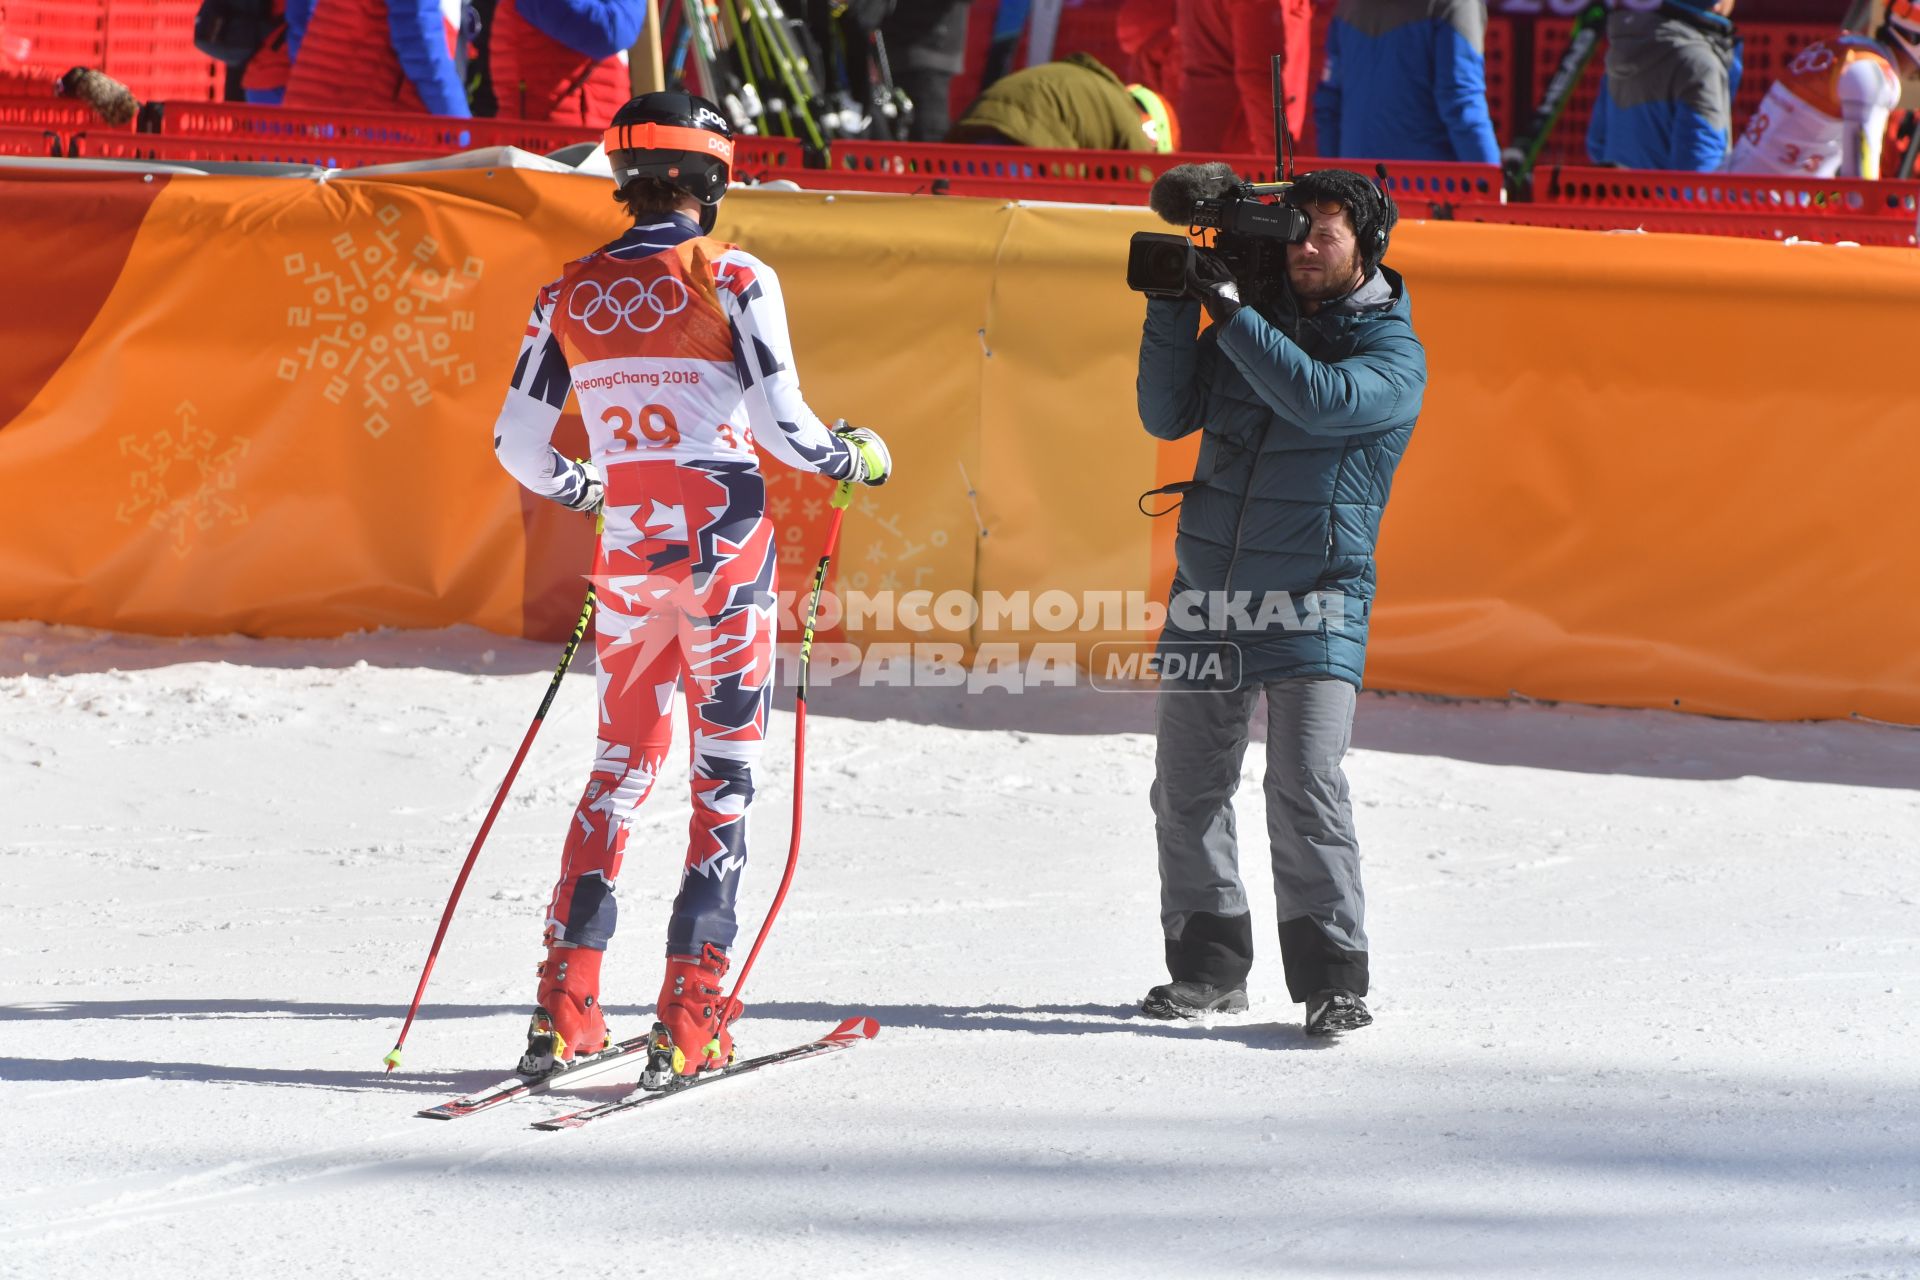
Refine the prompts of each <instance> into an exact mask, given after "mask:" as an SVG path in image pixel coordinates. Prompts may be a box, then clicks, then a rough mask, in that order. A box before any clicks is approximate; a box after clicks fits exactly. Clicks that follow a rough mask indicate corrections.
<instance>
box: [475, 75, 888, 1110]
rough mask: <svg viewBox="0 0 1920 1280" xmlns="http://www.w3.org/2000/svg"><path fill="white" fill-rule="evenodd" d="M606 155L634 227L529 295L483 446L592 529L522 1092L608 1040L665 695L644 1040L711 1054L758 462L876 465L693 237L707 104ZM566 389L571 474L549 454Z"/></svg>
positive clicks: (767, 650) (750, 281)
mask: <svg viewBox="0 0 1920 1280" xmlns="http://www.w3.org/2000/svg"><path fill="white" fill-rule="evenodd" d="M606 149H607V154H608V159H609V161H610V162H611V164H612V166H613V171H614V180H615V182H616V184H617V185H618V191H617V192H616V197H615V198H616V199H618V200H620V201H621V202H622V203H624V204H625V205H626V206H627V208H628V210H629V211H630V212H632V213H633V215H634V226H633V229H632V230H630V231H628V232H627V233H626V234H624V235H622V236H621V237H620V238H619V239H617V240H614V241H613V242H612V243H610V244H608V245H606V246H604V247H603V248H601V249H599V250H598V251H596V252H594V253H591V254H589V255H587V256H586V257H584V258H581V259H579V260H578V261H575V262H573V263H570V264H568V266H567V268H566V270H565V271H564V272H563V273H562V274H561V276H560V278H559V279H558V280H556V281H554V282H553V283H552V284H549V285H547V286H546V287H545V288H543V289H541V290H540V292H539V294H538V296H537V297H536V298H535V300H534V304H533V314H532V316H531V317H530V318H529V319H528V321H527V328H526V334H525V336H524V338H523V340H522V342H521V346H520V358H519V362H518V363H517V364H516V366H515V367H514V371H513V378H512V385H511V388H510V389H509V391H508V393H507V400H506V404H505V406H504V407H503V408H502V409H501V411H500V418H499V421H498V423H497V425H496V426H495V429H494V450H495V452H496V453H497V454H498V455H499V458H500V461H501V463H502V465H504V466H505V467H506V469H507V470H508V471H509V472H511V473H512V474H513V476H514V477H515V478H516V479H518V480H519V481H520V483H521V484H523V485H525V486H526V487H527V488H529V489H531V490H533V491H534V492H535V493H538V494H541V495H542V496H544V497H548V498H552V499H554V500H556V501H558V502H561V503H563V504H565V505H566V506H568V507H571V508H574V509H576V510H580V511H596V510H597V511H600V512H601V513H602V515H603V519H604V525H603V528H602V531H601V534H600V539H599V546H598V549H597V553H596V557H595V570H594V572H595V579H594V580H595V582H596V583H598V584H599V592H598V594H599V610H598V612H597V614H596V615H595V618H594V649H595V653H596V656H597V657H598V660H599V662H598V665H599V673H598V679H599V734H598V744H597V748H596V755H595V760H594V765H593V772H592V775H591V777H590V778H589V780H588V782H587V786H586V791H585V794H583V795H582V796H581V797H580V803H579V806H578V808H577V809H576V811H575V813H574V818H573V822H572V823H571V824H570V826H569V828H568V831H567V839H566V845H565V849H564V852H563V854H562V860H561V870H560V880H559V883H558V884H557V885H556V886H555V888H554V893H553V898H552V900H551V902H550V903H549V905H548V909H547V918H546V935H545V941H546V944H547V948H548V950H547V958H546V961H545V963H544V964H543V965H542V966H541V977H540V984H539V993H538V1001H537V1002H538V1008H537V1010H536V1012H535V1014H534V1019H533V1024H532V1027H531V1029H530V1030H529V1033H528V1049H527V1056H526V1057H525V1058H523V1059H522V1060H521V1068H520V1069H521V1071H522V1073H523V1074H527V1075H535V1074H541V1073H544V1072H546V1071H549V1070H551V1069H553V1067H554V1066H555V1064H556V1063H559V1062H566V1061H570V1060H571V1059H572V1058H573V1056H574V1054H575V1053H576V1052H583V1053H592V1052H596V1051H598V1050H599V1049H600V1048H602V1047H603V1046H604V1045H605V1044H606V1043H607V1040H608V1037H607V1031H606V1022H605V1019H604V1017H603V1015H602V1013H601V1008H600V990H599V986H600V962H601V959H602V956H603V954H604V952H605V950H606V946H607V941H608V939H609V938H611V937H612V935H613V931H614V922H615V914H616V905H615V899H614V882H615V880H616V878H617V877H618V875H619V872H620V860H621V855H622V853H623V851H624V849H625V846H626V842H627V835H628V827H629V824H630V823H631V822H632V820H633V816H634V811H635V809H636V808H637V807H638V806H639V804H640V802H641V801H643V800H644V799H646V796H647V792H648V791H649V790H650V789H651V787H652V785H653V780H654V778H655V777H656V776H657V774H658V773H659V770H660V766H661V763H662V761H663V760H664V759H665V756H666V753H667V749H668V746H669V743H670V740H671V737H672V722H671V719H670V716H669V712H670V709H671V707H672V703H673V698H674V694H675V691H676V690H677V689H678V688H679V687H680V685H681V683H682V681H683V680H684V682H685V686H686V699H687V712H688V720H689V722H690V724H689V729H690V733H691V735H692V743H691V747H692V783H693V787H692V790H693V821H692V824H691V827H690V830H689V843H688V849H687V855H686V865H685V869H684V871H683V873H682V876H681V881H680V889H679V894H678V896H677V897H676V899H675V900H674V905H673V913H672V917H671V920H670V922H669V924H668V928H667V968H666V977H665V980H664V981H663V983H662V984H661V990H660V999H659V1005H658V1014H657V1017H658V1021H659V1024H660V1025H659V1026H658V1027H656V1029H655V1042H656V1045H657V1046H658V1047H661V1048H663V1049H665V1050H668V1051H670V1052H671V1057H672V1061H673V1063H674V1070H675V1071H676V1072H677V1073H679V1074H681V1075H691V1074H693V1073H694V1072H696V1071H699V1070H703V1069H707V1068H710V1067H719V1066H724V1065H726V1063H727V1062H728V1061H730V1060H731V1058H732V1052H733V1038H732V1033H731V1029H730V1024H731V1022H732V1020H733V1018H734V1017H737V1016H738V1014H739V1009H738V1007H734V1008H731V1009H722V1008H721V1001H722V996H721V987H720V981H721V978H722V977H723V976H724V975H725V973H726V970H727V952H728V949H729V947H731V945H732V943H733V940H734V934H735V931H736V927H737V926H736V922H735V919H734V902H735V898H736V895H737V891H738V888H739V883H740V872H741V868H742V866H743V865H744V864H745V862H746V857H747V834H746V825H747V811H748V808H749V807H750V805H751V804H752V802H753V797H754V791H755V771H756V768H757V766H758V763H759V759H760V752H761V747H762V746H763V745H764V742H765V738H766V730H767V718H768V714H769V709H770V707H771V705H772V696H773V687H774V632H775V619H774V566H775V561H776V555H775V546H774V537H773V526H772V524H771V522H770V521H769V520H768V519H767V514H766V486H765V482H764V481H763V480H762V479H761V475H760V463H759V459H758V457H757V455H756V453H755V446H756V445H758V446H759V448H760V449H762V450H764V451H765V452H767V453H769V454H771V455H772V456H774V457H775V458H777V459H779V460H780V461H782V462H784V463H786V464H787V465H788V466H791V467H797V468H800V469H803V470H808V471H816V472H819V473H820V474H822V475H825V476H829V477H831V478H833V479H835V480H849V481H856V482H859V483H863V484H870V485H877V484H880V483H882V482H884V481H885V480H886V478H887V476H888V473H889V471H890V469H891V461H890V459H889V457H888V454H887V450H886V446H885V445H884V444H883V443H882V442H881V441H880V439H879V437H877V436H876V435H874V434H873V433H872V432H870V431H865V430H858V429H854V428H851V427H847V426H846V425H845V424H844V423H842V424H840V426H839V427H838V428H837V429H829V428H828V427H827V426H826V425H824V424H823V423H822V422H821V421H820V419H819V418H818V417H816V416H815V415H814V413H813V411H812V410H810V409H809V408H808V407H807V405H806V402H805V401H804V400H803V399H802V398H801V395H800V384H799V380H798V378H797V377H796V376H795V373H794V367H793V366H794V361H793V351H792V347H791V345H790V344H789V341H788V337H787V321H786V311H785V307H784V305H783V304H782V301H781V293H780V284H779V281H778V279H777V278H776V277H775V275H774V273H773V271H772V270H771V269H770V268H769V267H768V266H767V264H766V263H764V262H761V261H760V260H759V259H757V258H755V257H753V256H752V255H751V254H748V253H745V252H743V251H742V250H740V249H739V248H737V247H735V246H733V245H730V244H724V243H721V242H719V241H717V240H713V239H710V238H709V237H708V236H707V234H706V233H707V232H708V231H710V230H712V227H713V222H714V217H715V207H716V206H717V205H718V204H719V201H720V198H721V196H722V195H724V194H725V191H726V184H727V177H728V174H729V171H730V169H731V163H732V154H733V140H732V135H731V131H730V130H729V129H728V127H727V125H726V123H725V121H724V120H723V119H722V117H721V115H720V113H719V111H718V109H717V108H716V107H715V106H714V105H713V104H712V103H710V102H708V101H706V100H705V99H703V98H698V97H694V96H692V95H689V94H685V93H678V92H666V93H649V94H643V95H641V96H640V97H638V98H635V99H633V100H632V101H631V102H629V103H628V104H627V105H626V106H624V107H622V108H621V109H620V111H619V112H617V113H616V114H615V115H614V118H613V124H612V127H610V128H609V129H608V130H607V133H606ZM696 218H697V219H698V221H696ZM569 391H571V392H572V393H573V394H574V395H575V396H576V397H577V398H578V401H579V408H580V415H581V418H582V419H583V421H584V422H585V424H586V429H587V435H588V439H589V441H590V443H591V446H592V460H591V461H590V462H581V461H575V460H573V459H569V458H567V457H564V456H563V455H561V454H560V453H559V452H558V451H557V450H555V449H554V448H553V446H552V444H551V443H550V441H551V438H552V434H553V429H554V425H555V423H556V422H557V421H558V419H559V417H560V413H561V409H562V406H564V405H565V403H566V401H567V395H568V392H569ZM662 1035H664V1036H665V1037H666V1040H667V1041H670V1044H668V1043H666V1042H665V1041H662V1040H661V1036H662Z"/></svg>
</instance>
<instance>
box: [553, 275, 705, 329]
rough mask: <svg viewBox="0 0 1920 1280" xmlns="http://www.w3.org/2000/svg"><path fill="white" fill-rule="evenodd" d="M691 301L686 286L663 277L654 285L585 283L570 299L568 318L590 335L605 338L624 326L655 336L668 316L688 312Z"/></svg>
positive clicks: (625, 280)
mask: <svg viewBox="0 0 1920 1280" xmlns="http://www.w3.org/2000/svg"><path fill="white" fill-rule="evenodd" d="M692 300H693V299H692V295H690V294H689V293H688V292H687V286H686V285H684V284H682V283H681V282H680V281H679V280H678V279H677V278H675V277H673V276H660V277H659V278H658V279H656V280H654V281H653V282H652V283H645V282H642V281H640V280H636V279H634V278H633V277H632V276H621V277H620V278H619V279H617V280H615V281H614V282H613V283H612V284H608V285H602V284H601V283H600V282H599V281H598V280H582V281H580V282H579V283H578V284H576V285H574V286H573V292H571V293H569V294H568V295H567V314H568V315H569V316H571V317H572V318H573V319H575V320H578V321H579V322H580V323H581V324H583V325H585V326H586V328H587V332H588V333H593V334H600V335H602V336H604V335H606V334H609V333H612V332H613V331H614V330H615V329H617V328H619V327H620V325H622V324H625V325H626V326H627V328H629V329H631V330H633V331H634V332H635V333H652V332H653V331H654V330H655V329H658V328H659V327H660V326H661V325H663V324H665V323H666V322H667V317H668V316H672V315H678V314H680V313H681V312H682V311H685V310H686V309H687V304H688V303H689V302H691V301H692Z"/></svg>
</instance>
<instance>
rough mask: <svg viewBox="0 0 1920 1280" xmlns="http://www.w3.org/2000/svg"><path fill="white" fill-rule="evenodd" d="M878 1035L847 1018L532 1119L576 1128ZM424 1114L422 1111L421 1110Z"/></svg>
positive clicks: (875, 1028) (539, 1124) (861, 1020)
mask: <svg viewBox="0 0 1920 1280" xmlns="http://www.w3.org/2000/svg"><path fill="white" fill-rule="evenodd" d="M878 1034H880V1024H879V1023H878V1022H876V1021H874V1020H873V1019H872V1018H866V1017H856V1018H848V1019H847V1020H846V1021H845V1022H842V1023H841V1024H840V1025H839V1026H837V1027H835V1028H834V1029H833V1030H831V1031H829V1032H827V1034H825V1035H823V1036H821V1037H820V1038H819V1039H818V1040H811V1041H809V1042H807V1043H806V1044H799V1045H795V1046H794V1047H793V1048H791V1049H780V1050H777V1051H776V1052H773V1053H764V1054H761V1055H760V1056H759V1057H757V1058H747V1059H745V1060H744V1061H741V1062H736V1063H734V1064H733V1065H732V1066H730V1067H728V1068H726V1069H725V1070H722V1071H707V1072H702V1073H701V1074H699V1075H697V1076H692V1077H689V1078H688V1079H687V1080H686V1081H685V1082H684V1083H681V1084H676V1085H673V1086H671V1087H669V1088H666V1089H660V1090H657V1091H654V1092H643V1091H637V1090H636V1091H635V1092H633V1093H630V1094H628V1095H626V1096H625V1097H624V1098H615V1099H614V1100H613V1101H611V1102H603V1103H601V1104H600V1105H598V1106H594V1107H587V1108H585V1109H584V1110H581V1111H572V1112H568V1113H567V1114H566V1115H559V1116H552V1117H550V1118H548V1119H545V1120H536V1121H534V1124H533V1127H534V1128H536V1129H549V1130H554V1129H578V1128H579V1127H580V1126H581V1125H584V1124H587V1123H589V1122H590V1121H594V1120H600V1119H604V1118H605V1117H607V1116H611V1115H619V1114H621V1113H622V1112H626V1111H634V1110H637V1109H639V1108H640V1107H644V1106H648V1105H650V1104H652V1103H655V1102H665V1101H666V1100H667V1099H668V1098H677V1097H679V1096H680V1095H681V1094H683V1093H689V1092H691V1091H693V1090H694V1089H698V1088H699V1087H700V1086H702V1085H708V1084H716V1083H718V1082H719V1081H722V1080H731V1079H733V1078H734V1077H735V1076H744V1075H751V1074H752V1073H754V1072H755V1071H759V1070H761V1069H763V1068H765V1067H772V1066H778V1065H779V1064H780V1063H783V1062H799V1061H801V1060H802V1059H805V1058H817V1057H820V1056H821V1055H822V1054H828V1053H834V1052H837V1051H838V1050H841V1049H851V1048H852V1047H853V1046H854V1045H857V1044H860V1043H862V1042H864V1041H867V1040H871V1039H873V1038H874V1037H875V1036H876V1035H878ZM421 1114H422V1115H425V1114H426V1113H425V1112H422V1113H421Z"/></svg>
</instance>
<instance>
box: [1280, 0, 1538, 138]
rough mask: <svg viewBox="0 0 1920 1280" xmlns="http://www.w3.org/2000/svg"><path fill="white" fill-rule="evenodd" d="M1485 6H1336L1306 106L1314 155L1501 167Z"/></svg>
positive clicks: (1430, 2) (1344, 1)
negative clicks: (1490, 96)
mask: <svg viewBox="0 0 1920 1280" xmlns="http://www.w3.org/2000/svg"><path fill="white" fill-rule="evenodd" d="M1486 37H1487V6H1486V0H1424V3H1416V4H1409V3H1405V0H1340V7H1339V8H1337V9H1336V10H1334V14H1333V23H1332V25H1330V26H1329V27H1328V28H1327V57H1326V68H1325V70H1324V71H1323V72H1322V74H1321V78H1320V87H1319V89H1318V90H1317V91H1316V92H1315V95H1314V100H1313V114H1314V127H1315V130H1316V133H1315V137H1314V150H1316V151H1318V152H1319V153H1320V154H1321V155H1324V156H1353V157H1360V158H1364V159H1368V160H1465V161H1471V162H1473V163H1476V164H1499V163H1500V147H1499V144H1497V143H1496V142H1495V141H1494V137H1493V120H1492V118H1491V117H1490V116H1489V115H1488V114H1487V64H1486V52H1485V50H1486Z"/></svg>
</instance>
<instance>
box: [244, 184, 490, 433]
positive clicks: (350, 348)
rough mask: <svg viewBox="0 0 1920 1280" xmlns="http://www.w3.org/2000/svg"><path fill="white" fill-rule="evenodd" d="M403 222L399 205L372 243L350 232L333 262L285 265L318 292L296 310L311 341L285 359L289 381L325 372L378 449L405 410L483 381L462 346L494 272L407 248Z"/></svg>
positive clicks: (426, 238) (291, 313) (300, 258)
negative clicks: (448, 386)
mask: <svg viewBox="0 0 1920 1280" xmlns="http://www.w3.org/2000/svg"><path fill="white" fill-rule="evenodd" d="M401 217H402V214H401V212H400V209H399V207H398V206H397V205H391V204H387V205H382V206H380V208H379V209H377V210H375V212H374V215H373V220H374V222H375V223H376V224H378V225H377V226H376V227H375V228H374V229H373V230H372V231H371V234H370V236H369V237H365V238H363V237H361V236H357V235H355V233H354V232H351V231H342V232H341V233H340V234H339V235H337V236H335V237H333V239H332V241H331V244H332V246H333V252H332V253H331V254H330V255H329V254H325V253H321V254H318V255H316V256H315V257H312V258H309V257H308V256H307V255H306V254H305V253H290V254H288V255H287V256H286V257H285V258H284V259H282V262H281V265H282V266H283V267H284V268H285V270H286V273H287V274H288V275H289V276H294V277H297V278H298V280H299V282H300V284H301V285H302V286H304V287H305V288H306V289H307V290H308V301H307V303H306V304H305V305H296V306H291V307H289V308H287V328H288V330H290V331H294V332H299V331H308V332H310V334H311V339H310V340H309V341H308V342H307V343H306V345H305V346H302V347H299V348H297V349H296V350H295V352H294V354H292V355H289V356H284V357H282V358H281V360H280V367H279V374H280V376H281V377H282V378H284V379H285V380H286V381H288V382H295V381H298V380H299V378H300V376H301V375H302V374H305V373H308V372H311V371H313V370H315V369H318V370H319V371H320V372H321V373H323V374H324V375H326V379H327V380H326V383H325V385H324V386H322V387H321V389H320V394H321V396H322V397H323V398H324V399H326V400H327V401H329V402H330V403H333V404H342V403H345V402H346V401H347V399H348V397H349V396H351V397H353V403H354V404H355V406H356V407H357V408H359V409H362V410H364V411H365V413H366V416H365V417H364V418H362V419H361V421H360V425H361V426H362V427H364V428H365V429H366V432H367V434H368V435H370V436H372V437H373V438H374V439H376V440H377V439H379V438H380V437H381V436H383V435H385V434H386V433H387V432H388V431H389V430H391V429H392V427H393V416H392V415H393V414H394V413H395V411H396V410H398V409H404V407H405V406H407V405H411V406H413V407H414V408H421V407H423V406H425V405H426V404H427V403H428V402H430V401H431V400H432V399H433V391H434V387H435V386H436V385H443V384H444V383H445V381H446V380H447V379H448V378H452V379H453V380H454V382H455V383H456V384H457V385H459V386H462V387H464V386H468V385H471V384H472V382H473V381H474V378H475V372H474V365H473V362H472V361H471V360H465V359H463V358H462V352H461V351H460V349H459V343H460V339H459V337H458V335H460V334H463V333H471V332H472V331H473V324H474V313H473V311H472V309H471V308H462V307H460V306H459V305H458V304H459V302H460V301H461V298H462V297H463V295H465V293H466V292H467V291H468V290H469V289H471V288H472V287H473V285H474V283H475V282H476V281H478V280H479V279H480V274H481V272H482V271H483V270H484V269H485V267H486V263H485V262H483V261H482V260H481V259H479V258H477V257H474V256H472V255H468V257H467V258H466V260H465V261H463V262H461V263H460V264H459V265H458V266H454V265H453V264H452V263H451V262H450V261H443V260H442V259H441V249H442V247H443V246H442V245H441V244H440V242H439V241H438V240H435V239H434V238H433V237H432V236H430V235H424V234H423V235H421V236H419V237H418V238H417V239H415V240H414V241H413V243H412V244H411V245H404V244H403V241H404V239H405V236H404V234H403V232H402V230H401V228H400V226H399V225H398V224H399V222H400V219H401Z"/></svg>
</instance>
